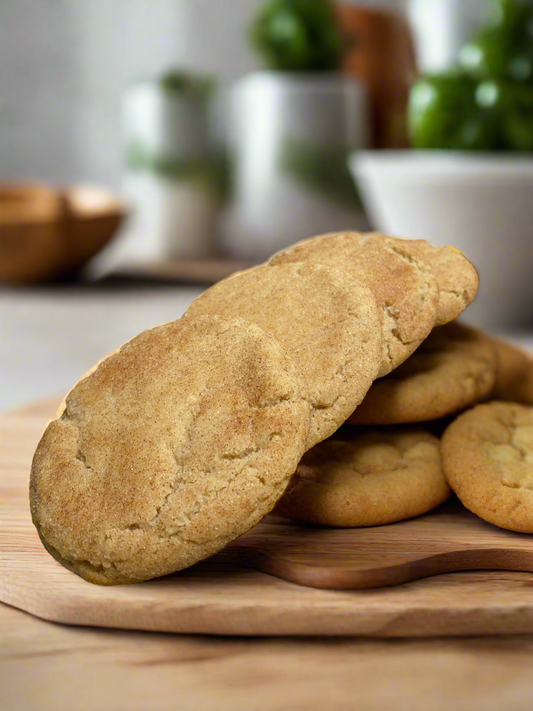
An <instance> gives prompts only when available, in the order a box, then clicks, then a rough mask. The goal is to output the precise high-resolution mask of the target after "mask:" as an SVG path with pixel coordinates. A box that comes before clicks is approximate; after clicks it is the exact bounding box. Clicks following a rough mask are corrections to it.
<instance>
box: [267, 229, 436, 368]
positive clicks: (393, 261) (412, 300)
mask: <svg viewBox="0 0 533 711" xmlns="http://www.w3.org/2000/svg"><path fill="white" fill-rule="evenodd" d="M293 262H306V263H318V264H325V265H327V266H329V267H332V268H335V269H342V270H344V271H345V272H346V273H347V274H349V275H350V276H351V277H354V278H356V279H359V280H361V281H363V282H364V283H365V284H367V285H368V286H369V287H370V288H371V290H372V292H373V294H374V297H375V299H376V302H377V305H378V307H379V311H380V319H381V328H382V356H381V366H380V371H379V375H380V376H383V375H386V374H387V373H390V372H391V370H393V369H394V368H396V367H397V366H398V365H400V363H402V362H403V361H404V360H405V359H406V358H408V357H409V356H410V355H411V353H413V351H414V350H416V348H418V346H419V345H420V344H421V343H422V341H423V340H424V338H426V336H427V335H428V334H429V333H430V331H431V329H432V328H433V326H434V324H435V318H436V313H437V304H438V298H439V294H438V286H437V282H436V281H435V279H434V277H433V276H432V274H431V273H430V270H429V268H428V267H427V265H426V264H425V263H424V262H422V261H420V260H417V259H415V258H413V257H412V256H410V255H409V254H408V252H407V251H406V249H405V246H404V243H403V241H401V240H392V239H390V238H388V237H384V236H383V235H380V234H377V233H369V234H360V233H358V232H345V233H332V234H329V235H321V236H319V237H315V238H313V239H310V240H306V241H305V242H300V243H298V244H296V245H294V246H293V247H289V248H288V249H286V250H284V251H282V252H279V253H278V254H276V255H274V256H273V257H272V259H271V260H270V262H269V264H270V265H280V264H288V263H293Z"/></svg>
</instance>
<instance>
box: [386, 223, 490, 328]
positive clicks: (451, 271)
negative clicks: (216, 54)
mask: <svg viewBox="0 0 533 711" xmlns="http://www.w3.org/2000/svg"><path fill="white" fill-rule="evenodd" d="M390 239H394V240H395V241H396V242H403V243H404V248H405V249H406V250H408V252H409V254H411V255H412V256H413V257H416V258H418V259H421V260H423V261H424V262H426V264H427V265H428V266H429V268H430V270H431V273H432V274H433V276H434V277H435V279H436V280H437V284H438V285H439V305H438V308H437V318H436V321H435V326H443V325H444V324H446V323H449V322H450V321H453V320H454V319H456V318H457V317H458V316H460V315H461V314H462V313H463V311H464V310H465V309H466V307H467V306H469V305H470V304H471V303H472V301H474V299H475V298H476V294H477V292H478V289H479V275H478V273H477V270H476V268H475V267H474V265H473V264H472V263H471V262H470V261H469V260H468V259H467V258H466V257H465V256H464V254H463V253H462V252H460V251H459V250H458V249H456V248H455V247H435V246H434V245H432V244H430V243H429V242H427V241H426V240H424V239H413V240H410V239H407V240H400V239H398V238H393V237H391V238H390Z"/></svg>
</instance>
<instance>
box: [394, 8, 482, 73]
mask: <svg viewBox="0 0 533 711" xmlns="http://www.w3.org/2000/svg"><path fill="white" fill-rule="evenodd" d="M408 11H409V19H410V21H411V25H412V27H413V31H414V37H415V44H416V51H417V61H418V66H419V68H420V70H421V71H423V72H439V71H442V70H445V69H449V67H450V66H451V65H453V64H455V63H456V61H457V58H458V56H459V52H460V50H461V48H462V47H463V45H464V44H466V42H468V41H469V40H470V39H471V37H472V34H473V33H474V32H475V31H476V29H477V28H478V27H479V26H480V25H481V24H483V23H484V22H486V21H487V19H488V18H489V16H490V7H489V2H488V0H410V1H409V4H408Z"/></svg>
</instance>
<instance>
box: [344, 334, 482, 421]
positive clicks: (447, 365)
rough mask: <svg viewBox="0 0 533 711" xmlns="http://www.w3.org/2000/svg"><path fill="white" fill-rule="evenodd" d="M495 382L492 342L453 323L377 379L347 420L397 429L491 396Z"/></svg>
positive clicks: (453, 411)
mask: <svg viewBox="0 0 533 711" xmlns="http://www.w3.org/2000/svg"><path fill="white" fill-rule="evenodd" d="M495 379H496V351H495V348H494V345H493V343H492V341H491V339H490V338H488V337H487V336H485V335H484V334H482V333H481V332H479V331H476V330H475V329H473V328H469V327H467V326H464V325H462V324H459V323H450V324H448V325H446V326H440V327H439V328H436V329H434V330H433V331H432V333H431V334H430V336H429V337H428V338H427V339H426V340H425V341H424V343H423V344H422V345H421V346H420V348H419V349H418V350H417V351H415V352H414V353H413V355H412V356H410V358H408V359H407V360H406V361H405V363H402V365H400V366H399V367H398V368H396V370H393V372H392V373H390V375H387V376H386V377H385V378H380V379H379V380H376V382H375V383H374V384H373V385H372V387H371V388H370V390H369V391H368V394H367V396H366V397H365V399H364V400H363V402H362V403H361V405H360V406H359V407H358V408H357V410H356V411H355V412H354V413H353V415H352V416H351V417H350V418H349V420H348V421H349V422H350V423H352V424H359V425H392V424H402V423H412V422H424V421H425V420H436V419H438V418H440V417H445V416H446V415H451V414H453V413H455V412H460V411H461V410H464V409H465V408H466V407H469V406H470V405H474V404H475V403H476V402H478V401H479V400H482V399H483V398H485V397H487V396H488V395H490V394H491V392H492V389H493V387H494V383H495Z"/></svg>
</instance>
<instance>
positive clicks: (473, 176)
mask: <svg viewBox="0 0 533 711" xmlns="http://www.w3.org/2000/svg"><path fill="white" fill-rule="evenodd" d="M350 168H351V170H352V173H353V175H354V178H355V179H356V181H357V183H358V185H359V188H360V191H361V194H362V197H363V200H364V202H365V205H366V207H367V210H368V213H369V216H370V219H371V222H372V223H373V225H374V226H375V227H376V228H377V229H379V230H380V231H382V232H385V233H388V234H391V235H397V236H401V237H409V238H422V239H427V240H429V241H430V242H432V243H434V244H437V245H453V246H455V247H457V248H458V249H460V250H461V251H462V252H464V254H466V256H467V257H468V258H469V259H471V260H472V262H473V263H474V264H475V266H476V267H477V269H478V271H479V274H480V278H481V287H480V290H479V294H478V297H477V299H476V301H475V303H474V304H472V306H470V308H469V309H468V313H467V314H466V317H467V320H468V321H470V322H471V323H475V324H477V325H479V326H484V327H488V328H493V329H496V330H500V331H505V330H511V329H514V328H527V327H532V326H533V157H529V156H509V155H507V156H504V155H502V156H500V155H496V154H475V155H474V154H467V153H455V152H445V151H442V152H440V151H360V152H356V153H353V154H352V155H351V156H350Z"/></svg>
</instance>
